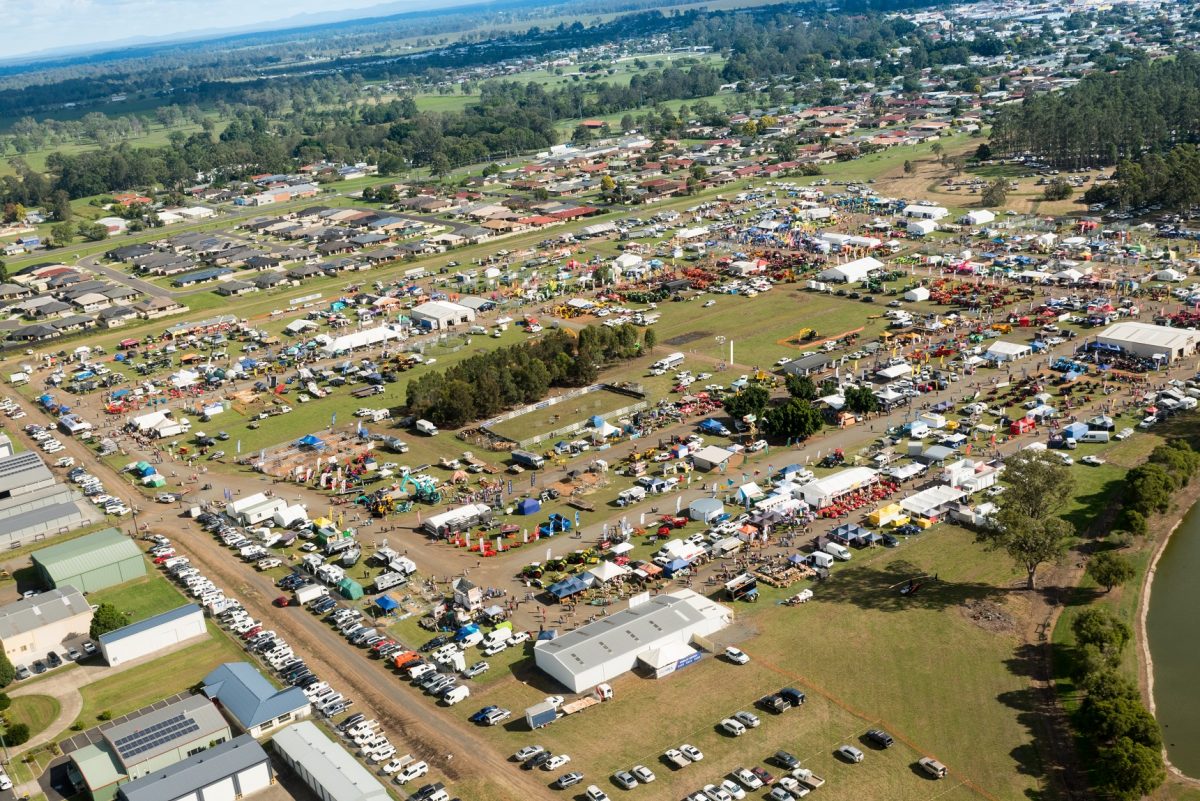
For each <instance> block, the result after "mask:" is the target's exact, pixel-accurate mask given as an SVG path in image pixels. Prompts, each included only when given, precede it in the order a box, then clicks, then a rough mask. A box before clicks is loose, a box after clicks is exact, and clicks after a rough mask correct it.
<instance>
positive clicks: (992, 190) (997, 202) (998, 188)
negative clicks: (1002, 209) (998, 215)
mask: <svg viewBox="0 0 1200 801" xmlns="http://www.w3.org/2000/svg"><path fill="white" fill-rule="evenodd" d="M1006 200H1008V184H1007V182H1006V181H1005V180H1004V179H1003V178H997V179H996V180H994V181H992V182H991V183H990V184H988V188H987V189H985V190H983V198H982V202H983V205H985V206H1003V205H1004V202H1005V201H1006Z"/></svg>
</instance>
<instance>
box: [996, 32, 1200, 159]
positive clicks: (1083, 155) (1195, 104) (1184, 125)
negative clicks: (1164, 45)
mask: <svg viewBox="0 0 1200 801" xmlns="http://www.w3.org/2000/svg"><path fill="white" fill-rule="evenodd" d="M1131 58H1133V60H1132V61H1131V62H1130V63H1129V64H1128V65H1127V66H1126V67H1125V68H1123V69H1121V70H1120V71H1118V72H1116V73H1106V72H1101V73H1093V74H1091V75H1088V76H1087V77H1085V78H1084V79H1083V80H1082V81H1080V82H1079V83H1078V84H1076V85H1075V86H1072V87H1070V88H1068V89H1064V90H1063V91H1061V92H1050V93H1047V94H1042V95H1036V96H1032V97H1029V98H1027V99H1025V100H1024V101H1023V102H1022V103H1020V104H1019V105H1014V106H1009V107H1007V108H1005V109H1003V110H1002V111H1001V112H1000V114H999V115H998V116H997V118H996V121H995V123H994V125H993V127H992V135H991V150H992V152H993V153H994V154H995V155H997V156H1002V157H1010V156H1018V155H1023V154H1032V155H1033V156H1035V157H1036V158H1037V159H1038V160H1040V161H1043V162H1046V163H1048V164H1050V165H1052V166H1054V167H1058V168H1062V169H1077V168H1082V167H1097V166H1111V165H1116V164H1118V163H1120V162H1122V161H1124V160H1131V161H1138V160H1140V159H1142V158H1143V156H1145V155H1146V154H1147V153H1162V152H1166V151H1169V150H1170V149H1171V148H1173V147H1175V146H1176V145H1180V144H1185V143H1195V142H1197V141H1198V140H1200V115H1197V114H1196V109H1197V108H1200V57H1198V56H1197V55H1195V54H1193V53H1189V52H1181V53H1179V54H1177V55H1176V57H1175V58H1171V59H1160V60H1157V61H1147V60H1145V56H1144V55H1141V54H1137V55H1134V56H1132V57H1131Z"/></svg>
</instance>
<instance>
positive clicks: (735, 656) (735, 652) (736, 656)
mask: <svg viewBox="0 0 1200 801" xmlns="http://www.w3.org/2000/svg"><path fill="white" fill-rule="evenodd" d="M725 658H726V659H728V660H729V661H730V662H732V663H733V664H735V665H744V664H746V663H747V662H749V661H750V657H749V656H747V655H746V652H745V651H742V650H741V649H739V648H734V647H733V646H732V645H731V646H729V647H728V648H726V649H725Z"/></svg>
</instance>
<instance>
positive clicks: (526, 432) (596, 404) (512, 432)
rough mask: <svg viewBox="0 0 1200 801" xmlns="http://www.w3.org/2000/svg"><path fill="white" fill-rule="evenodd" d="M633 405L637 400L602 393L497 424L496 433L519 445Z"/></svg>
mask: <svg viewBox="0 0 1200 801" xmlns="http://www.w3.org/2000/svg"><path fill="white" fill-rule="evenodd" d="M634 403H637V399H636V398H631V397H629V396H628V395H620V394H617V393H616V392H608V391H606V390H600V391H599V392H590V393H588V394H587V395H584V396H582V397H578V398H571V399H570V400H568V401H564V402H563V403H560V404H558V405H555V406H550V407H547V408H545V409H536V410H534V411H531V412H526V413H525V414H523V415H521V416H520V417H514V418H513V419H511V420H505V421H504V422H503V423H498V424H496V425H495V426H493V430H494V431H495V432H496V433H497V434H500V435H501V436H505V437H508V438H509V439H514V440H518V441H519V440H523V439H527V438H529V437H534V436H537V435H538V434H543V433H546V432H548V431H553V430H555V429H557V428H561V427H563V426H565V425H570V424H571V423H575V422H578V421H580V420H586V419H587V418H589V417H591V416H592V415H597V414H598V415H605V414H608V413H609V412H613V411H616V410H617V409H623V408H625V407H626V406H629V405H631V404H634Z"/></svg>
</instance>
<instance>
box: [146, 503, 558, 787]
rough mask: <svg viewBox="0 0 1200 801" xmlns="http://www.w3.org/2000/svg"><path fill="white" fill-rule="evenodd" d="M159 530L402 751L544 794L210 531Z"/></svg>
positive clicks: (455, 777) (449, 771)
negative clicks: (288, 600)
mask: <svg viewBox="0 0 1200 801" xmlns="http://www.w3.org/2000/svg"><path fill="white" fill-rule="evenodd" d="M154 528H158V526H154V527H152V529H151V530H154ZM163 530H164V532H166V533H169V535H170V536H171V537H172V538H173V539H175V540H176V542H177V543H178V544H179V545H180V546H181V552H182V553H186V554H187V555H188V556H189V557H190V558H191V560H192V563H193V564H194V565H196V566H197V567H198V568H199V569H200V570H202V571H203V572H204V573H205V574H206V575H208V576H209V577H210V578H211V579H212V580H213V581H214V582H215V583H216V584H217V585H219V586H221V587H223V588H224V589H225V591H226V593H228V594H230V595H231V596H233V597H236V598H238V599H239V600H240V601H241V602H242V604H243V606H245V608H246V610H247V611H248V612H249V613H250V614H251V615H253V616H254V617H255V618H257V619H259V620H263V621H266V622H267V624H268V625H269V626H270V627H271V628H272V629H274V630H275V631H276V632H278V633H279V634H280V635H281V636H282V637H284V638H285V639H286V640H287V641H288V643H289V644H290V645H291V646H292V649H293V650H294V651H295V653H296V656H297V657H299V658H301V659H303V660H304V661H305V662H306V663H307V664H308V665H309V667H311V668H312V670H313V672H314V673H316V674H317V675H319V676H321V677H322V678H324V679H325V680H327V681H329V682H330V684H332V685H334V686H335V687H337V688H338V689H339V690H341V691H343V692H344V693H345V694H346V695H347V696H348V697H350V698H353V699H354V704H355V706H354V708H353V711H355V712H362V713H363V714H366V715H367V716H368V717H375V718H378V719H379V722H380V723H381V724H382V726H383V728H384V729H385V730H386V731H387V733H388V735H389V736H390V737H392V738H393V739H394V741H395V742H396V746H397V748H398V749H399V750H400V751H405V750H407V751H408V752H409V753H411V754H413V755H414V756H418V757H420V758H421V759H424V760H426V761H427V762H429V763H430V765H431V766H434V767H435V768H436V769H437V770H439V771H440V772H441V773H443V774H444V775H445V776H446V777H447V778H448V779H449V780H451V781H459V780H462V779H464V778H472V779H482V780H486V781H490V782H494V783H495V784H497V785H500V786H501V787H503V788H505V793H506V794H507V795H508V796H509V797H511V798H523V797H524V798H527V797H534V798H536V797H546V795H547V790H546V787H545V785H543V784H541V783H540V782H538V781H536V780H535V779H534V778H533V776H532V775H531V774H529V773H526V772H522V771H519V770H516V769H515V767H514V765H513V764H512V763H510V762H509V761H508V759H507V756H505V755H501V754H499V753H497V752H496V750H495V748H494V747H493V745H492V744H490V743H489V742H487V741H486V740H484V738H482V737H480V736H479V734H478V733H477V732H476V731H475V730H474V729H473V728H470V727H467V726H462V725H454V726H453V737H451V736H450V731H451V727H450V726H449V725H447V724H448V721H447V720H446V719H445V716H444V714H443V713H442V712H441V711H439V710H438V709H437V708H436V707H435V706H434V704H433V701H432V699H429V698H427V697H424V696H422V695H421V694H420V693H419V692H418V691H415V690H413V689H412V688H410V687H408V686H405V685H404V684H402V682H401V680H400V679H399V678H398V677H397V676H396V675H395V674H393V673H391V672H390V671H388V670H387V668H386V666H385V665H383V664H381V663H380V662H378V661H373V660H370V659H368V658H367V657H366V656H365V654H364V652H363V651H361V650H360V649H357V648H354V647H353V646H351V645H349V644H348V643H347V642H346V641H345V640H344V639H342V638H341V637H339V636H338V634H337V632H335V631H334V630H333V629H331V628H330V627H329V626H327V625H325V624H324V623H323V622H322V621H321V620H320V619H318V618H317V617H315V616H313V615H312V614H310V613H308V612H306V611H304V610H302V609H287V610H280V609H277V608H275V607H274V606H272V604H271V600H272V599H273V598H275V597H276V596H277V595H278V594H279V591H278V590H277V589H276V588H275V587H274V585H273V583H272V582H271V580H270V579H269V578H267V577H265V576H262V575H260V574H257V573H252V572H249V571H247V570H246V569H245V566H244V565H242V564H240V563H238V562H236V561H234V560H232V559H231V558H230V555H229V552H228V551H227V550H226V549H224V548H223V547H222V546H221V545H220V544H219V543H217V542H216V541H215V540H214V539H213V538H212V537H210V536H208V535H206V534H204V533H203V532H200V531H198V530H197V529H196V528H195V527H193V526H192V525H191V524H188V523H184V524H182V525H171V526H168V527H163ZM450 755H453V756H452V757H451V758H448V757H450Z"/></svg>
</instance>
